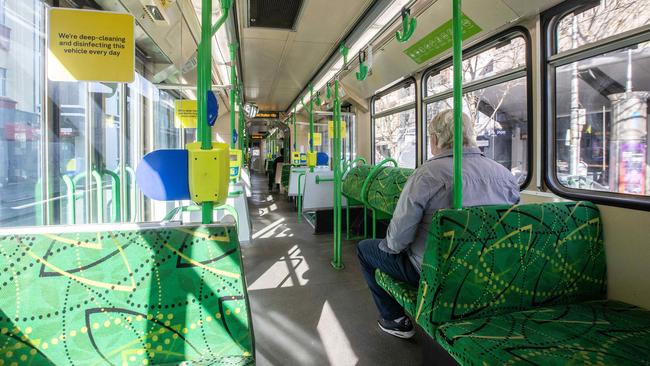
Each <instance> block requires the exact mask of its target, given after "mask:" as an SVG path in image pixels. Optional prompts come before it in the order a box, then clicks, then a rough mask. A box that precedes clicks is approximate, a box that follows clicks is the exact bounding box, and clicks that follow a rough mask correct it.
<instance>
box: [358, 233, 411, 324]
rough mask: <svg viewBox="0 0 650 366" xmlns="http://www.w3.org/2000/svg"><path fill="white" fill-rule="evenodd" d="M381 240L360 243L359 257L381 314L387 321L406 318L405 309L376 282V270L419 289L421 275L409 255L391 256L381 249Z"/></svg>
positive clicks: (368, 240) (403, 253)
mask: <svg viewBox="0 0 650 366" xmlns="http://www.w3.org/2000/svg"><path fill="white" fill-rule="evenodd" d="M380 242H381V240H380V239H366V240H362V241H361V242H359V245H358V246H357V256H359V262H361V267H362V271H363V277H365V279H366V282H367V283H368V287H369V288H370V292H371V293H372V297H373V299H374V300H375V305H377V309H379V314H380V315H381V317H382V318H384V319H386V320H395V319H397V318H399V317H402V316H404V309H403V308H402V306H401V305H400V304H399V303H398V302H397V301H395V299H393V297H392V296H391V295H390V294H388V292H386V291H385V290H384V289H383V288H381V286H379V285H378V284H377V281H375V269H379V270H380V271H382V272H384V273H386V274H388V275H390V276H391V277H393V278H394V279H396V280H399V281H403V282H406V283H408V284H409V285H411V286H413V287H415V288H417V287H418V285H419V283H420V274H419V273H418V271H417V270H416V269H415V267H414V266H413V264H412V263H411V261H410V260H409V257H408V254H406V252H402V253H400V254H390V253H386V252H384V251H383V250H381V249H379V243H380Z"/></svg>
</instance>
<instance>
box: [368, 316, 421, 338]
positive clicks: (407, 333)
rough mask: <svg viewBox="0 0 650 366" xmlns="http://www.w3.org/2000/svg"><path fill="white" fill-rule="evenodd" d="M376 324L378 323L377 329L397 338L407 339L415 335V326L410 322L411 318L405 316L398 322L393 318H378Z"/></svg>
mask: <svg viewBox="0 0 650 366" xmlns="http://www.w3.org/2000/svg"><path fill="white" fill-rule="evenodd" d="M377 324H379V329H381V330H383V331H384V332H386V333H388V334H390V335H392V336H395V337H398V338H404V339H409V338H411V337H413V336H414V335H415V328H413V324H411V319H409V318H408V317H406V316H405V317H403V318H402V320H401V321H399V322H397V321H395V320H386V319H379V320H378V321H377Z"/></svg>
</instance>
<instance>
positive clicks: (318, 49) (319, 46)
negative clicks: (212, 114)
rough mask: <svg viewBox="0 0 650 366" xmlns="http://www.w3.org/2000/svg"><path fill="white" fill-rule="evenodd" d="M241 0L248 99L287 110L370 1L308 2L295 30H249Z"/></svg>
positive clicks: (240, 15)
mask: <svg viewBox="0 0 650 366" xmlns="http://www.w3.org/2000/svg"><path fill="white" fill-rule="evenodd" d="M247 1H248V0H237V9H238V12H239V14H238V18H239V19H240V24H239V27H240V33H241V42H242V63H243V69H244V75H243V76H244V84H245V85H244V87H245V91H246V100H247V101H254V102H256V103H257V104H258V105H259V107H260V109H262V110H279V111H284V110H286V109H287V108H288V107H289V104H290V103H291V102H292V101H293V99H295V98H296V97H297V96H298V94H299V93H300V91H301V90H302V89H303V88H304V87H305V85H306V84H307V83H308V81H309V79H310V78H311V77H312V76H313V75H314V74H315V73H316V72H317V71H318V68H319V67H320V65H321V64H322V63H323V62H324V61H325V60H326V59H327V57H328V56H329V55H330V53H331V52H332V50H333V49H335V47H336V45H337V44H338V43H339V41H340V39H341V38H342V36H344V35H345V33H346V32H347V30H348V29H347V28H348V27H349V26H351V25H352V24H354V22H356V20H357V19H358V18H359V17H360V16H361V15H362V14H363V12H364V11H365V9H366V8H367V7H368V6H369V5H370V4H371V3H372V0H327V1H325V0H305V3H304V5H303V10H302V13H301V14H300V16H299V18H298V24H297V27H296V31H295V32H287V31H281V30H274V29H265V28H245V27H244V23H245V22H243V21H242V19H246V9H247V6H248V4H247Z"/></svg>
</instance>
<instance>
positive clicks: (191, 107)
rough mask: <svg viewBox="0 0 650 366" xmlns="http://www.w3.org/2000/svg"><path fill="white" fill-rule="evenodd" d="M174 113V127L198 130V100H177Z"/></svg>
mask: <svg viewBox="0 0 650 366" xmlns="http://www.w3.org/2000/svg"><path fill="white" fill-rule="evenodd" d="M174 104H175V107H176V108H175V111H174V127H176V128H181V127H183V128H196V121H197V119H198V107H197V103H196V100H187V99H186V100H177V101H176V103H174Z"/></svg>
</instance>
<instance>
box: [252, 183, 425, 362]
mask: <svg viewBox="0 0 650 366" xmlns="http://www.w3.org/2000/svg"><path fill="white" fill-rule="evenodd" d="M252 186H253V193H252V197H250V198H249V208H250V214H251V220H252V223H253V233H254V234H253V238H254V239H253V241H252V242H251V244H249V245H245V246H243V248H242V251H243V256H244V266H245V271H246V281H247V283H248V294H249V298H250V302H251V308H252V313H253V327H254V332H255V346H256V351H257V364H258V365H259V366H266V365H278V366H279V365H282V366H285V365H419V364H421V363H422V361H421V351H420V347H419V345H418V344H419V343H420V344H421V343H422V335H421V334H418V335H416V336H415V337H414V339H411V340H408V341H405V340H401V339H397V338H394V337H392V336H390V335H386V334H384V333H382V332H381V331H379V329H378V328H377V322H376V317H377V311H376V309H375V306H374V304H373V302H372V298H371V296H370V292H369V291H368V288H367V287H366V285H365V282H364V280H363V277H362V275H361V272H360V269H359V264H358V262H357V258H356V253H355V244H356V243H354V242H343V249H342V255H343V263H344V264H345V269H343V270H340V271H336V270H334V269H333V268H332V267H331V266H330V264H329V263H330V260H331V255H332V235H314V234H313V229H312V227H311V226H310V225H309V224H308V223H306V222H305V221H304V220H303V221H302V223H300V224H299V223H298V221H297V215H296V211H295V210H294V209H293V204H292V203H290V202H289V201H288V200H287V198H286V196H284V195H280V194H277V193H275V194H270V193H269V192H268V190H267V180H266V177H264V176H261V175H253V177H252Z"/></svg>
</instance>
